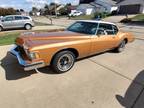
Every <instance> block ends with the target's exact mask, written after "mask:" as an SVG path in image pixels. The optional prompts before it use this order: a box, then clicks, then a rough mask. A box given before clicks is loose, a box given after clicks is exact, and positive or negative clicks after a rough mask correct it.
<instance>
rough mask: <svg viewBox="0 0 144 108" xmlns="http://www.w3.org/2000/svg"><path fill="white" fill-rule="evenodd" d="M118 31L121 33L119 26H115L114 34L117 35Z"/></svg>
mask: <svg viewBox="0 0 144 108" xmlns="http://www.w3.org/2000/svg"><path fill="white" fill-rule="evenodd" d="M118 31H119V30H118V28H117V26H115V25H113V32H114V34H117V33H118Z"/></svg>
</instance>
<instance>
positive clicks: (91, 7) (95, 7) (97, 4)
mask: <svg viewBox="0 0 144 108" xmlns="http://www.w3.org/2000/svg"><path fill="white" fill-rule="evenodd" d="M90 1H93V2H88V0H81V1H80V5H79V6H78V7H77V10H79V11H82V12H84V13H85V14H92V13H94V12H107V13H112V12H114V11H117V9H118V6H117V5H116V2H115V1H113V0H90Z"/></svg>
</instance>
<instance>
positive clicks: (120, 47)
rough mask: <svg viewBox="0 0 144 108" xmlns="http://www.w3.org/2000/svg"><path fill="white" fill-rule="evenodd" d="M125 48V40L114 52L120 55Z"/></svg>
mask: <svg viewBox="0 0 144 108" xmlns="http://www.w3.org/2000/svg"><path fill="white" fill-rule="evenodd" d="M125 46H126V40H123V41H122V42H121V43H120V45H119V46H118V47H117V48H116V49H115V50H116V52H118V53H120V52H123V51H124V49H125Z"/></svg>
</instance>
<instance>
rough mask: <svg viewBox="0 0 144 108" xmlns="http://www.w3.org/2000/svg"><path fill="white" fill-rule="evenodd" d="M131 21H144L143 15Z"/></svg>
mask: <svg viewBox="0 0 144 108" xmlns="http://www.w3.org/2000/svg"><path fill="white" fill-rule="evenodd" d="M132 21H144V14H139V15H137V16H135V17H133V18H132Z"/></svg>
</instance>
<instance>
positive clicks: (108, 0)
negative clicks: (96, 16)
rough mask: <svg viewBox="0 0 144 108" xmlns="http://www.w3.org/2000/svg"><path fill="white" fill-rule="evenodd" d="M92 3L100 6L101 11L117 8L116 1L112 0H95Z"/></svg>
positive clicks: (110, 11) (112, 10) (115, 9)
mask: <svg viewBox="0 0 144 108" xmlns="http://www.w3.org/2000/svg"><path fill="white" fill-rule="evenodd" d="M94 3H95V4H96V5H99V6H100V7H101V9H100V10H101V11H102V12H108V13H112V12H114V11H117V9H118V6H117V5H116V2H115V1H113V0H95V1H94Z"/></svg>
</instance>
